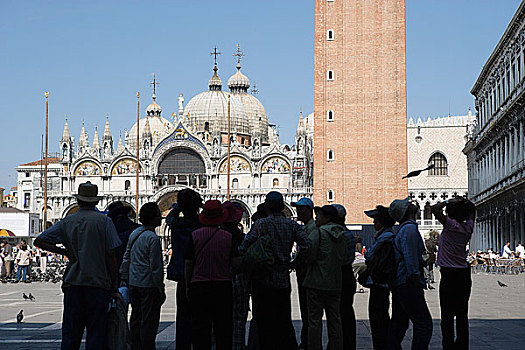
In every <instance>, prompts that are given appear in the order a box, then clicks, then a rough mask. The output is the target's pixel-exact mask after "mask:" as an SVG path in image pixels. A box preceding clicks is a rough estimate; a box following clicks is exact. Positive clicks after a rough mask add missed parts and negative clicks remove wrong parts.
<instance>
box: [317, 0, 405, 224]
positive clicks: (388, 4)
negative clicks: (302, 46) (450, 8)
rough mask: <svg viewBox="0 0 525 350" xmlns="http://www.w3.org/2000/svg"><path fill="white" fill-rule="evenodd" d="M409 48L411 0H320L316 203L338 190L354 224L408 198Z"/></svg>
mask: <svg viewBox="0 0 525 350" xmlns="http://www.w3.org/2000/svg"><path fill="white" fill-rule="evenodd" d="M328 30H333V33H334V37H333V39H334V40H332V41H330V40H327V32H328ZM405 47H406V45H405V1H404V0H381V1H377V0H335V1H327V0H316V1H315V73H314V75H315V76H314V201H315V204H316V205H321V204H325V203H327V192H328V190H333V192H334V201H333V203H340V204H343V205H344V206H345V207H346V209H347V212H348V216H347V223H352V224H360V223H371V220H370V219H368V218H367V217H366V216H365V215H364V214H363V210H365V209H370V208H373V207H375V206H376V205H377V204H383V205H388V204H389V203H390V202H391V201H392V200H393V199H395V198H404V197H406V196H407V192H408V190H407V181H406V180H402V179H401V177H402V176H403V175H405V174H406V172H407V137H406V135H407V129H406V128H407V116H406V113H407V112H406V55H405ZM328 70H333V71H334V79H333V81H328V79H327V71H328ZM328 110H332V111H333V112H334V121H333V122H329V121H327V111H328ZM330 149H331V150H333V151H334V156H335V160H334V161H327V152H328V150H330Z"/></svg>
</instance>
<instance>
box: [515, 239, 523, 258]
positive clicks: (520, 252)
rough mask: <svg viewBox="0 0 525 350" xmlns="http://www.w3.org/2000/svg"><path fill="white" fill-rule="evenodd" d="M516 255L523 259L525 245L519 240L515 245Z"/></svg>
mask: <svg viewBox="0 0 525 350" xmlns="http://www.w3.org/2000/svg"><path fill="white" fill-rule="evenodd" d="M516 256H517V257H518V258H521V259H525V247H524V246H522V245H521V242H518V245H517V246H516Z"/></svg>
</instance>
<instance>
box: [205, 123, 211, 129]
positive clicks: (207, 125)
mask: <svg viewBox="0 0 525 350" xmlns="http://www.w3.org/2000/svg"><path fill="white" fill-rule="evenodd" d="M204 130H205V131H210V122H206V123H204Z"/></svg>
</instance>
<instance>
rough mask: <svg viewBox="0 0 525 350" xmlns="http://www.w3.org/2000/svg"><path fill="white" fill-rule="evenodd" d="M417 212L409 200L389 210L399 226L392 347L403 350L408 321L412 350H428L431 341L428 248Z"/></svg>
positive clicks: (396, 240) (391, 205)
mask: <svg viewBox="0 0 525 350" xmlns="http://www.w3.org/2000/svg"><path fill="white" fill-rule="evenodd" d="M417 212H418V208H417V207H416V206H415V205H414V204H412V203H410V201H409V199H408V198H406V199H403V200H401V199H396V200H394V201H393V202H392V203H391V204H390V207H389V208H388V213H389V214H390V216H391V217H392V219H394V220H396V221H398V222H399V224H400V225H399V231H398V232H397V234H396V236H395V238H394V253H395V259H396V261H397V262H398V265H397V274H396V278H395V279H394V281H393V282H392V284H391V290H392V318H391V321H390V328H389V344H390V346H391V347H392V348H393V349H394V350H401V349H402V348H401V342H402V341H403V338H404V337H405V333H406V330H407V329H408V323H409V321H412V324H413V337H412V349H414V350H416V349H417V350H419V349H428V345H429V343H430V339H431V338H432V316H431V315H430V311H429V310H428V306H427V302H426V300H425V295H424V288H426V283H425V278H424V276H423V264H424V262H423V257H422V254H423V252H424V251H425V244H424V243H423V239H422V238H421V234H420V233H419V230H418V228H417V223H416V217H417Z"/></svg>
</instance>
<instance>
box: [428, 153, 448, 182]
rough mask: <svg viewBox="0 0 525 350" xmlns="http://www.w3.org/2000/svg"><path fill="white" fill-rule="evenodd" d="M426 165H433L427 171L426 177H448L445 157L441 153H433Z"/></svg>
mask: <svg viewBox="0 0 525 350" xmlns="http://www.w3.org/2000/svg"><path fill="white" fill-rule="evenodd" d="M428 164H429V165H431V164H433V165H434V168H432V169H430V170H429V171H428V175H439V176H446V175H448V162H447V158H446V157H445V155H444V154H443V153H441V152H436V153H434V154H433V155H432V156H431V157H430V159H429V160H428Z"/></svg>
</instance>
